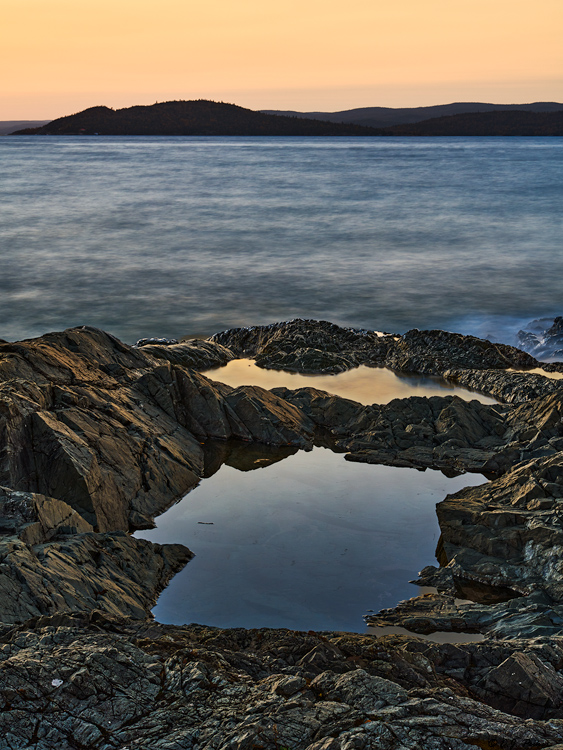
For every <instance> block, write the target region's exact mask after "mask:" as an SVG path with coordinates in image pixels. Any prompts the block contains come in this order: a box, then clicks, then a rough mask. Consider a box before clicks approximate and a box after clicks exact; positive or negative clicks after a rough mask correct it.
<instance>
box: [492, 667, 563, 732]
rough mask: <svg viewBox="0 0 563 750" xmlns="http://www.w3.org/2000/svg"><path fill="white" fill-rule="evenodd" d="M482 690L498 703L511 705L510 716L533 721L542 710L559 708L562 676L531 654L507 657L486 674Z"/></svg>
mask: <svg viewBox="0 0 563 750" xmlns="http://www.w3.org/2000/svg"><path fill="white" fill-rule="evenodd" d="M483 687H484V689H485V690H487V691H488V692H489V693H496V694H497V696H498V700H499V703H506V701H507V700H509V701H513V703H514V705H513V706H512V707H511V713H515V714H516V715H520V716H526V717H530V718H533V719H535V718H539V717H541V716H543V715H544V713H545V709H546V708H549V709H556V710H557V709H561V708H562V707H563V676H561V675H559V674H558V673H557V672H556V671H555V669H554V668H553V667H552V666H551V664H545V663H544V662H543V661H542V660H541V659H540V658H539V657H538V656H536V655H535V654H533V653H532V654H527V653H525V652H516V653H514V654H511V655H510V656H509V657H508V658H507V659H505V660H504V661H503V662H502V664H499V665H498V667H495V668H494V669H491V670H490V671H489V672H488V673H487V676H486V677H485V680H484V685H483Z"/></svg>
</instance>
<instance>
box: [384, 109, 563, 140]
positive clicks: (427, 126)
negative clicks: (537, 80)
mask: <svg viewBox="0 0 563 750" xmlns="http://www.w3.org/2000/svg"><path fill="white" fill-rule="evenodd" d="M384 132H385V133H386V134H388V135H400V136H405V135H418V136H425V135H427V136H440V135H441V136H445V135H451V136H453V135H462V136H477V135H480V136H484V135H495V136H502V135H513V136H514V135H517V136H534V135H535V136H544V135H551V136H553V135H559V136H561V135H563V106H562V108H561V109H560V110H559V111H558V112H525V111H522V110H516V111H515V110H507V111H500V112H469V113H467V112H466V113H464V114H459V115H450V116H449V117H436V118H433V119H431V120H424V121H423V122H418V123H414V124H411V125H395V126H394V127H392V128H386V129H385V131H384Z"/></svg>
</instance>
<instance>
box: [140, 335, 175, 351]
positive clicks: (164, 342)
mask: <svg viewBox="0 0 563 750" xmlns="http://www.w3.org/2000/svg"><path fill="white" fill-rule="evenodd" d="M178 343H180V342H179V341H178V339H162V338H158V337H154V336H153V337H152V338H146V339H139V340H138V341H137V342H136V343H135V344H134V346H135V347H137V348H138V347H141V346H149V345H151V346H170V345H171V344H178Z"/></svg>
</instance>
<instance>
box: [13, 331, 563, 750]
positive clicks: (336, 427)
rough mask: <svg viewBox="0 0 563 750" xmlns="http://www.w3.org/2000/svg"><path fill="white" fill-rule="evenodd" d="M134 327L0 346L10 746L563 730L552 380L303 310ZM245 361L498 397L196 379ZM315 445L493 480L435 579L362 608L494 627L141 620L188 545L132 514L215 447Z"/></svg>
mask: <svg viewBox="0 0 563 750" xmlns="http://www.w3.org/2000/svg"><path fill="white" fill-rule="evenodd" d="M554 325H555V329H556V330H554V331H552V333H551V334H550V336H557V335H558V328H557V326H558V325H559V323H556V324H554ZM552 327H553V326H552ZM534 335H535V334H534ZM138 344H139V346H138V347H137V348H135V347H128V346H126V345H125V344H123V343H122V342H120V341H118V340H117V339H115V338H114V337H112V336H110V335H109V334H106V333H103V332H102V331H98V330H96V329H92V328H88V327H81V328H74V329H69V330H68V331H64V332H62V333H56V334H47V335H46V336H42V337H40V338H39V339H33V340H30V341H24V342H15V343H1V342H0V483H1V484H2V488H1V489H0V619H2V620H3V622H4V624H3V625H0V699H1V700H2V701H3V713H2V714H0V732H1V734H0V736H1V737H3V738H4V741H5V743H6V746H7V747H9V748H10V749H11V750H16V749H17V748H21V750H24V748H28V747H30V746H31V745H33V747H35V748H37V750H47V749H48V748H49V749H50V748H55V747H57V748H61V747H63V748H64V747H67V746H68V747H79V746H80V747H92V748H100V750H110V748H125V747H128V748H131V750H132V748H134V747H137V748H141V747H151V748H156V749H157V750H158V748H162V750H165V749H166V750H170V749H171V748H180V747H182V748H184V747H185V748H192V750H224V748H241V750H243V749H244V748H249V749H252V748H255V747H256V746H260V747H263V748H266V749H267V750H279V748H281V747H288V748H289V747H290V748H292V749H293V748H295V750H306V749H308V750H312V748H315V750H348V749H349V748H350V749H352V748H358V750H363V748H368V749H369V748H374V750H375V748H377V750H402V749H403V748H415V747H424V748H428V749H429V750H442V748H443V749H444V750H446V748H447V749H448V750H452V748H455V749H456V750H467V749H468V748H470V747H475V746H479V747H483V748H495V750H498V748H501V750H504V748H506V750H513V749H514V748H515V747H518V748H520V747H521V748H547V747H553V746H557V745H558V744H561V743H562V742H563V706H562V704H561V699H560V695H561V692H562V691H561V688H562V687H563V682H562V680H563V677H562V674H561V673H562V670H563V636H562V633H563V568H562V562H561V560H562V559H563V531H562V529H563V519H562V517H561V513H562V511H563V473H562V469H561V465H562V456H563V453H562V451H563V408H562V407H563V391H562V390H561V386H560V384H559V383H560V381H559V382H558V381H556V380H549V379H547V378H545V377H543V376H541V375H533V374H526V373H522V372H512V371H511V370H512V369H513V368H520V369H522V368H524V369H525V368H530V369H531V368H534V367H537V365H538V362H537V360H535V359H534V358H533V357H532V356H530V355H528V354H525V353H523V352H521V351H519V350H517V349H514V348H513V347H507V346H503V345H500V344H492V343H490V342H487V341H481V340H479V339H475V338H473V337H464V336H460V335H458V334H451V333H446V332H443V331H416V330H414V331H409V332H408V333H407V334H405V335H404V336H394V335H391V334H379V333H377V332H374V331H364V330H360V329H349V328H341V327H339V326H335V325H333V324H330V323H327V322H323V321H320V322H318V321H305V320H295V321H289V322H287V323H280V324H273V325H271V326H257V327H253V328H248V329H232V330H230V331H226V332H223V333H221V334H217V335H216V336H213V337H211V338H210V339H208V340H206V341H200V340H191V341H188V342H183V343H180V344H178V343H171V342H169V341H167V342H160V343H155V342H152V343H151V342H150V341H144V342H143V341H140V342H138ZM235 356H252V357H255V358H256V360H257V362H258V363H259V364H261V365H262V366H264V367H284V368H288V369H295V370H298V371H304V372H319V371H327V372H336V371H342V370H344V369H349V368H351V367H355V366H357V365H359V364H367V365H371V366H383V365H385V366H388V367H392V368H394V369H396V370H399V371H416V372H419V373H428V374H434V375H441V376H446V377H448V378H450V379H451V380H454V381H456V382H459V383H462V384H464V385H466V386H468V387H474V388H477V389H479V390H482V391H484V392H488V393H494V395H495V396H496V397H497V398H498V399H499V400H500V401H502V402H503V403H499V404H488V405H485V404H482V403H480V402H478V401H471V402H466V401H463V400H461V399H459V398H457V397H456V396H448V397H445V398H441V397H432V398H429V399H426V398H410V399H402V400H395V401H392V402H391V403H389V404H386V405H378V404H372V405H370V406H363V405H361V404H358V403H356V402H354V401H351V400H349V399H343V398H339V397H336V396H332V395H331V394H328V393H325V392H322V391H319V390H317V389H314V388H301V389H298V390H296V391H290V390H288V389H286V388H277V389H274V390H273V391H266V390H264V389H262V388H258V387H251V386H245V387H241V388H231V387H229V386H227V385H224V384H222V383H219V382H214V381H213V380H210V379H209V378H207V377H204V376H203V375H201V374H200V373H199V372H197V370H198V369H202V368H207V367H209V366H211V364H222V363H224V362H226V361H228V360H229V359H232V358H233V357H235ZM547 367H550V368H557V367H558V365H556V364H551V365H546V368H547ZM259 444H262V445H264V444H265V445H266V446H267V447H266V448H258V445H259ZM313 444H323V445H327V446H329V447H331V448H333V449H335V450H340V451H347V452H348V455H347V458H348V459H349V460H355V461H367V462H373V463H388V464H391V465H395V466H412V467H416V468H419V469H425V468H427V467H432V468H441V469H442V470H443V471H444V472H446V473H448V474H454V473H460V472H463V471H477V472H485V473H486V474H487V476H489V477H490V478H491V481H489V482H488V483H487V482H484V483H483V484H482V485H480V486H478V487H472V488H467V489H465V490H462V491H461V492H460V493H456V494H455V495H452V496H449V497H447V498H446V499H445V500H444V501H443V502H442V503H440V504H439V506H438V518H439V523H440V527H441V531H442V536H441V539H440V542H439V545H438V550H437V555H438V558H439V562H440V564H441V568H439V569H438V568H435V567H433V566H429V567H427V568H426V569H425V570H424V571H423V572H422V575H421V579H420V581H419V582H420V583H425V584H429V585H435V586H437V588H438V590H439V591H438V593H437V594H430V595H427V596H422V597H416V598H414V599H412V600H408V601H407V602H402V603H400V604H399V605H398V606H397V607H395V608H394V609H392V610H384V611H382V612H380V613H378V614H377V615H373V616H370V618H369V619H370V621H371V622H373V623H375V624H380V625H389V626H399V627H403V628H405V629H406V630H407V631H410V632H418V633H421V634H429V633H433V632H436V631H449V632H465V633H472V634H476V635H477V634H479V635H480V636H482V635H484V636H486V638H485V640H482V641H479V642H477V641H476V642H471V643H460V644H455V645H454V644H448V643H442V644H438V643H430V642H429V641H424V640H421V639H418V638H416V637H410V636H388V637H384V638H378V637H375V636H373V635H360V634H343V633H322V634H318V633H298V632H295V631H273V630H266V629H263V630H260V631H248V630H244V629H236V630H230V631H224V630H219V629H215V628H207V627H204V626H195V625H194V626H189V627H183V628H177V627H173V626H163V625H159V624H158V623H153V622H151V621H150V619H149V614H148V613H149V610H150V607H151V606H152V605H153V604H154V601H155V598H156V596H157V595H158V593H159V592H160V591H161V590H162V588H163V587H164V586H165V585H166V583H167V582H168V580H169V579H170V577H171V576H172V575H173V574H174V573H175V572H176V571H177V570H179V569H180V568H181V567H182V566H183V565H185V564H186V562H187V561H188V560H189V559H190V558H191V555H192V553H191V552H190V551H189V550H187V549H186V548H185V547H182V546H181V545H164V546H160V545H152V544H150V543H148V542H145V541H142V540H137V539H134V538H132V537H130V536H129V535H128V531H129V530H131V529H135V528H139V527H143V526H150V525H151V524H152V522H153V521H152V518H153V516H154V515H156V514H158V513H160V512H162V511H163V510H165V509H166V508H167V507H168V506H169V505H170V504H171V503H173V502H174V501H175V500H176V499H177V498H179V497H180V496H182V494H184V493H186V492H188V491H189V490H190V489H192V488H193V487H195V486H196V485H197V483H198V482H199V481H200V479H201V478H202V477H205V476H210V475H211V474H212V473H213V472H214V471H216V470H218V468H219V467H220V466H221V465H222V463H224V462H227V463H230V464H231V465H236V466H237V467H238V468H241V469H243V470H251V469H253V468H256V466H260V465H264V462H266V463H268V462H270V463H273V462H275V461H278V460H281V459H282V458H283V457H285V456H287V455H290V454H291V453H293V452H295V451H296V450H298V449H309V448H311V447H312V446H313ZM460 595H461V596H462V597H466V600H465V601H460V598H459V597H460ZM467 599H470V601H467ZM73 613H75V614H73ZM30 617H31V618H33V619H31V620H29V619H28V618H30ZM118 617H119V618H121V619H117V618H118ZM26 620H27V622H26ZM517 717H528V721H526V722H522V721H521V719H520V718H517ZM530 717H531V718H530ZM548 720H549V721H548ZM2 722H4V723H3V724H2ZM1 742H2V740H0V744H1Z"/></svg>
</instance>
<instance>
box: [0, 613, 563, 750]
mask: <svg viewBox="0 0 563 750" xmlns="http://www.w3.org/2000/svg"><path fill="white" fill-rule="evenodd" d="M315 644H317V645H320V644H328V645H331V646H332V653H333V658H332V661H331V670H330V671H325V672H322V673H320V674H319V675H318V676H317V677H315V678H314V679H312V680H311V679H310V677H309V676H308V674H307V671H306V669H303V668H300V667H296V666H294V664H295V662H296V661H297V659H298V656H299V655H300V654H302V653H303V652H306V651H308V650H311V648H312V647H313V648H314V646H315ZM0 645H1V649H0V675H1V677H0V700H2V701H3V704H4V706H3V709H4V710H3V711H2V713H0V732H1V736H2V737H3V738H4V741H5V742H6V744H7V746H8V743H9V747H10V748H11V749H12V750H23V748H26V747H29V746H31V745H32V744H33V746H35V747H37V748H39V749H40V750H51V748H65V747H69V748H70V747H75V746H76V745H77V743H80V745H82V746H83V747H89V748H100V749H102V748H125V747H127V748H135V747H137V748H143V747H151V748H155V749H156V750H164V749H165V748H172V747H182V748H186V747H191V748H194V749H195V748H207V750H211V749H212V748H226V747H230V748H252V747H255V746H256V745H259V746H261V747H265V748H271V750H274V749H275V748H281V747H288V748H289V747H291V748H294V749H295V750H312V749H313V748H315V749H316V750H319V749H320V750H333V748H334V749H336V748H338V749H339V750H340V749H342V750H345V749H353V748H359V749H360V750H361V749H363V748H367V749H368V750H381V749H382V748H383V749H384V750H399V749H400V748H402V747H405V748H407V747H411V748H415V747H424V748H429V749H431V750H436V749H438V750H451V749H452V748H455V750H469V749H470V748H474V747H475V746H478V747H491V746H493V747H496V748H500V749H501V750H512V749H513V748H515V747H519V748H520V747H521V748H547V747H550V746H553V745H555V746H556V745H557V744H560V743H561V742H563V723H562V722H561V721H559V720H557V719H551V720H550V721H545V720H538V719H534V720H528V721H526V722H523V721H522V720H521V718H519V717H517V716H512V715H510V714H507V713H505V712H502V711H501V710H498V709H495V708H492V707H490V706H489V705H487V703H484V702H482V701H480V700H476V699H474V698H472V697H470V696H469V694H468V690H467V689H466V688H465V687H464V686H463V685H462V684H460V683H458V682H457V681H456V680H455V679H453V678H451V677H448V675H447V674H446V673H445V672H444V671H443V670H444V665H445V664H447V663H448V662H450V663H451V664H464V665H466V669H467V672H468V674H469V675H472V676H473V677H474V679H475V681H477V680H480V681H481V682H482V683H483V684H488V683H487V679H488V677H489V676H490V681H491V684H492V683H493V682H494V680H495V676H494V675H495V674H496V675H497V677H498V679H501V677H500V674H501V672H502V671H503V670H504V669H505V666H504V665H505V664H506V663H507V660H508V661H509V662H510V660H512V662H513V663H518V664H523V662H522V660H521V652H520V651H518V647H520V646H521V644H518V645H517V646H516V647H515V648H510V647H506V646H502V645H496V646H494V645H493V646H491V647H485V646H482V645H481V644H470V645H467V644H465V645H463V646H459V647H453V646H450V645H448V644H442V645H440V644H430V645H428V644H427V645H425V644H424V643H423V642H421V641H419V640H417V639H416V638H410V639H409V638H405V637H386V638H373V637H368V636H364V635H359V634H338V633H325V634H324V635H322V636H321V635H319V634H312V633H308V634H306V633H298V632H295V631H283V630H280V631H276V630H267V629H263V630H260V631H245V630H243V629H237V630H226V631H225V630H218V629H215V628H205V627H201V626H189V627H175V626H165V625H159V624H158V623H152V624H151V623H139V622H137V623H135V622H133V621H131V620H118V619H115V618H112V617H109V616H107V615H102V614H101V613H98V612H93V613H90V614H76V615H73V616H69V615H66V616H65V615H59V616H56V617H51V618H49V617H40V618H36V619H35V620H32V621H30V622H29V623H27V624H26V627H25V629H22V628H14V627H6V626H5V627H4V628H3V629H2V630H1V631H0ZM537 654H538V656H537V657H536V658H534V657H530V663H533V664H534V665H537V663H538V659H539V654H541V656H542V659H545V660H547V661H546V664H547V663H548V662H549V663H550V662H551V661H554V660H557V659H560V658H561V654H562V651H561V646H559V645H555V646H554V647H551V648H550V647H549V646H548V644H547V642H543V641H542V642H541V643H538V644H537ZM376 657H377V658H376ZM358 662H363V663H365V664H366V667H365V668H362V667H358ZM377 664H388V665H389V664H390V665H392V666H391V672H388V674H390V677H381V676H379V675H378V674H377V669H378V668H377V666H376V665H377ZM526 664H528V661H526ZM429 666H430V670H429V669H428V667H429ZM538 668H539V667H538ZM550 668H552V667H550V666H545V665H544V666H543V668H542V669H543V672H546V671H548V672H549V671H550ZM543 672H542V674H543ZM526 674H527V673H526ZM550 674H551V673H550ZM422 675H424V676H422ZM473 677H472V678H471V679H473ZM421 680H423V683H424V687H420V681H421ZM495 684H496V683H495ZM509 686H510V683H509ZM476 689H477V688H476ZM534 697H535V693H534ZM509 699H511V698H510V697H509ZM556 710H557V709H555V708H553V707H550V702H549V700H548V701H547V703H546V705H545V707H544V711H546V712H547V713H548V714H549V713H550V712H551V713H553V712H556ZM487 743H488V744H487Z"/></svg>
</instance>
